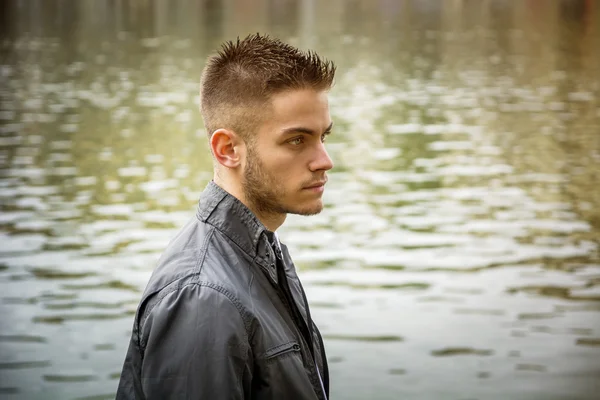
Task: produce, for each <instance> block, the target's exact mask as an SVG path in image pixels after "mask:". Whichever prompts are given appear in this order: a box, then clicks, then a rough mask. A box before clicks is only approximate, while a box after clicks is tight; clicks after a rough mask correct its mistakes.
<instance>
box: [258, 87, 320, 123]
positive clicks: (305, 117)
mask: <svg viewBox="0 0 600 400" xmlns="http://www.w3.org/2000/svg"><path fill="white" fill-rule="evenodd" d="M270 103H271V107H270V111H271V112H270V118H268V119H267V122H268V123H269V122H270V123H271V124H276V125H288V124H296V125H298V124H303V125H306V124H310V125H311V126H312V127H313V128H314V129H319V128H321V125H325V127H327V126H329V124H330V123H331V118H330V116H329V102H328V98H327V92H326V91H316V90H313V89H297V90H287V91H285V92H281V93H277V94H275V95H273V96H272V97H271V102H270Z"/></svg>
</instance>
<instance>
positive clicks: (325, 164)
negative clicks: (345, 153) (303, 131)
mask: <svg viewBox="0 0 600 400" xmlns="http://www.w3.org/2000/svg"><path fill="white" fill-rule="evenodd" d="M331 168H333V161H332V160H331V157H329V154H328V153H327V150H326V149H325V145H324V144H323V143H320V144H319V148H318V150H317V152H316V155H315V158H314V159H313V160H312V161H311V163H310V165H309V169H310V170H311V171H313V172H314V171H328V170H330V169H331Z"/></svg>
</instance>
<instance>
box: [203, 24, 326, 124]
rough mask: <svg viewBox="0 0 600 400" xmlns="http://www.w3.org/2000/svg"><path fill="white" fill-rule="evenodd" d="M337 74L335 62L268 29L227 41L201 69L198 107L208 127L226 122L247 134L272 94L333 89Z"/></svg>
mask: <svg viewBox="0 0 600 400" xmlns="http://www.w3.org/2000/svg"><path fill="white" fill-rule="evenodd" d="M334 76H335V65H334V64H333V62H331V61H328V60H325V59H322V58H321V57H319V55H318V54H317V53H315V52H314V51H301V50H299V49H297V48H296V47H293V46H291V45H289V44H286V43H284V42H282V41H281V40H279V39H276V38H271V37H269V36H268V35H261V34H258V33H257V34H253V35H249V36H247V37H246V38H244V39H242V40H240V38H239V37H238V38H237V40H236V41H227V42H225V43H224V44H223V45H222V47H221V49H220V50H219V51H218V53H217V54H216V55H213V56H211V57H209V59H208V61H207V64H206V66H205V68H204V71H203V72H202V79H201V83H200V110H201V113H202V117H203V119H204V125H205V127H206V130H207V133H208V135H209V136H210V135H211V134H212V133H213V132H214V131H215V130H216V129H219V128H228V129H233V130H235V131H237V132H238V133H239V134H240V135H242V136H245V135H246V134H249V133H251V132H248V131H251V130H252V129H253V124H254V123H255V122H256V123H259V122H260V121H258V119H259V118H257V111H258V110H261V109H264V108H265V106H266V105H267V103H268V101H269V99H270V97H271V96H272V95H274V94H276V93H280V92H283V91H286V90H290V89H314V90H318V91H320V90H329V89H330V88H331V86H332V84H333V78H334Z"/></svg>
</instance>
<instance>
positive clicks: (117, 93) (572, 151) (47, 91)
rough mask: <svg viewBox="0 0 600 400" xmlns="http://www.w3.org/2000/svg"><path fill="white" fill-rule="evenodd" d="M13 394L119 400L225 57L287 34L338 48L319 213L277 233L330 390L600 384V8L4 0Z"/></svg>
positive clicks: (549, 399) (530, 389)
mask: <svg viewBox="0 0 600 400" xmlns="http://www.w3.org/2000/svg"><path fill="white" fill-rule="evenodd" d="M0 14H1V17H0V26H1V27H0V31H1V32H2V39H1V42H0V44H1V47H0V55H1V59H0V82H1V86H0V106H1V107H0V315H1V316H2V317H1V318H0V320H1V322H0V328H1V330H0V397H2V398H7V399H110V398H114V394H115V392H116V387H117V383H118V379H119V374H120V369H121V366H122V362H123V359H124V355H125V351H126V348H127V345H128V340H129V337H130V334H131V327H132V320H133V314H134V313H135V309H136V306H137V303H138V301H139V299H140V295H141V292H142V291H143V289H144V287H145V284H146V282H147V281H148V278H149V276H150V273H151V271H152V269H153V267H154V266H155V263H156V260H157V258H158V257H159V255H160V253H161V251H162V250H163V249H164V248H165V246H166V245H167V243H168V241H169V240H170V238H171V237H173V235H174V234H175V233H176V232H177V230H178V228H179V227H180V226H182V225H183V224H184V223H185V222H186V221H187V220H188V219H189V218H191V217H192V216H193V214H194V210H195V206H196V202H197V200H198V196H199V194H200V192H201V191H202V190H203V189H204V187H205V186H206V184H207V182H208V181H209V180H210V179H211V170H212V161H211V157H210V154H209V151H208V147H207V141H206V136H205V134H204V131H203V126H202V120H201V117H200V115H199V112H198V110H197V108H198V81H199V77H200V72H201V70H202V67H203V63H204V60H205V58H206V56H207V55H208V54H209V53H210V52H212V51H213V50H214V49H215V48H216V47H217V46H218V45H219V43H221V42H222V41H224V40H227V39H232V38H235V37H236V36H245V35H246V34H248V33H251V32H257V31H258V32H266V33H270V34H272V35H275V36H278V37H280V38H282V39H284V40H285V41H288V42H290V43H292V44H295V45H297V46H300V47H302V48H312V49H315V50H317V51H318V52H319V53H320V54H321V55H323V56H325V57H327V58H330V59H332V60H334V61H335V62H336V64H337V67H338V73H337V77H336V84H335V87H334V89H333V90H332V92H331V96H330V105H331V113H332V118H333V120H334V121H335V128H334V133H333V134H332V135H331V137H330V138H329V139H328V149H329V151H330V154H331V156H332V159H333V160H334V162H335V168H334V170H332V172H331V173H330V174H329V183H328V185H327V189H326V191H325V195H324V200H325V203H326V208H325V209H324V211H323V212H322V213H321V214H319V215H318V216H315V217H308V218H307V217H298V216H290V217H288V220H287V221H286V224H285V225H284V226H283V227H282V228H281V230H280V237H281V239H282V241H283V242H284V243H286V244H287V245H288V247H289V248H290V252H291V254H292V256H293V257H294V260H295V263H296V266H297V269H298V271H299V275H300V277H301V279H302V280H303V282H304V285H305V287H306V291H307V296H308V298H309V300H310V303H311V308H312V315H313V319H314V320H315V322H316V323H317V324H318V325H319V327H320V328H321V330H322V332H323V334H324V340H325V346H326V349H327V352H328V356H329V359H330V373H331V394H332V398H333V399H350V400H355V399H356V400H358V399H374V400H383V399H451V400H467V399H470V400H473V399H479V400H484V399H499V400H500V399H502V400H504V399H511V400H513V399H514V400H521V399H523V400H533V399H536V400H537V399H543V400H571V399H572V400H587V399H590V400H591V399H597V398H598V393H600V252H599V245H600V51H599V49H600V5H598V4H597V3H594V2H593V1H585V0H581V1H579V0H570V1H567V0H563V1H559V0H557V1H552V2H542V1H534V0H527V1H525V0H523V1H503V0H482V1H466V0H465V1H461V0H448V1H432V0H423V1H408V0H406V1H392V0H387V1H386V0H380V1H366V0H346V1H344V0H333V1H316V0H257V1H243V0H222V1H220V0H204V1H191V0H190V1H184V0H182V1H179V2H169V3H167V2H166V1H164V2H162V1H147V2H142V1H133V0H132V1H124V0H122V1H120V0H115V1H106V2H100V1H83V0H82V1H69V0H62V1H61V0H43V1H42V0H32V1H22V0H21V1H19V0H7V1H3V2H2V3H1V5H0Z"/></svg>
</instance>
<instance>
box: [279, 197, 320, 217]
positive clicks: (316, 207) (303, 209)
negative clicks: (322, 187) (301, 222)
mask: <svg viewBox="0 0 600 400" xmlns="http://www.w3.org/2000/svg"><path fill="white" fill-rule="evenodd" d="M321 211H323V202H322V201H321V200H319V201H318V202H315V203H313V204H310V205H302V206H296V207H290V208H288V214H296V215H305V216H308V215H316V214H318V213H320V212H321Z"/></svg>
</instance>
